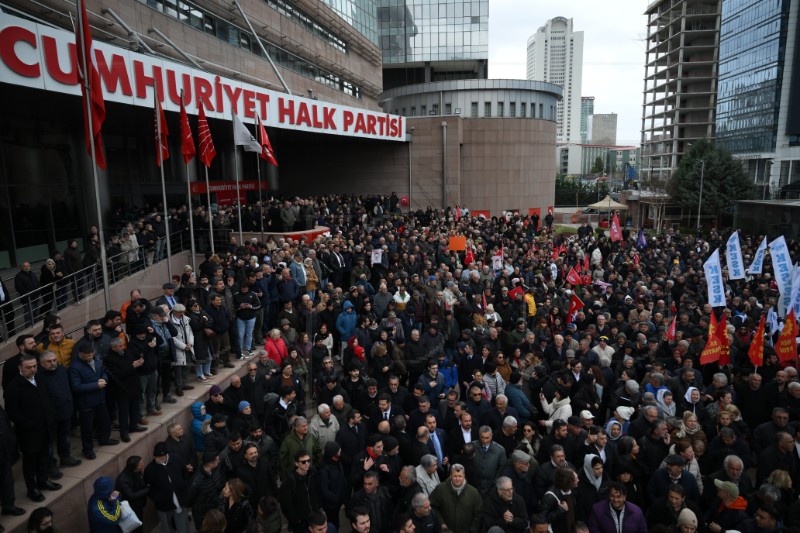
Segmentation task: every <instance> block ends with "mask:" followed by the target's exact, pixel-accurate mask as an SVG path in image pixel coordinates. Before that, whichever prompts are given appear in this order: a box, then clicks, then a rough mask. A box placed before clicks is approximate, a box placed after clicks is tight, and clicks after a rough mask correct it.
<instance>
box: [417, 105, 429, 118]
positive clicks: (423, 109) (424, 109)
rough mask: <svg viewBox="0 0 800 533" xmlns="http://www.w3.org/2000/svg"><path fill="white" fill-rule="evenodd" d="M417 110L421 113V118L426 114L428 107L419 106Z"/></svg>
mask: <svg viewBox="0 0 800 533" xmlns="http://www.w3.org/2000/svg"><path fill="white" fill-rule="evenodd" d="M419 110H420V112H422V115H423V116H425V115H427V114H428V106H426V105H422V106H420V108H419Z"/></svg>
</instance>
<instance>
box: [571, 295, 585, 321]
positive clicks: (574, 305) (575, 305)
mask: <svg viewBox="0 0 800 533" xmlns="http://www.w3.org/2000/svg"><path fill="white" fill-rule="evenodd" d="M582 308H583V301H582V300H581V299H580V298H578V296H577V295H576V294H573V295H572V298H570V299H569V311H567V324H570V323H571V322H572V321H573V320H574V319H575V314H576V313H577V312H578V311H580V310H581V309H582Z"/></svg>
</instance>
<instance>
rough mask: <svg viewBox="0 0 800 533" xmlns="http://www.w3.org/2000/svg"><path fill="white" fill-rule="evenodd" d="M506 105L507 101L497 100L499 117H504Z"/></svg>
mask: <svg viewBox="0 0 800 533" xmlns="http://www.w3.org/2000/svg"><path fill="white" fill-rule="evenodd" d="M505 105H506V103H505V102H497V116H498V117H502V116H503V111H504V108H505Z"/></svg>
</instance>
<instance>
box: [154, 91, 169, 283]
mask: <svg viewBox="0 0 800 533" xmlns="http://www.w3.org/2000/svg"><path fill="white" fill-rule="evenodd" d="M153 100H154V105H153V110H154V111H155V112H156V133H157V134H158V139H156V142H157V143H158V168H159V169H160V170H161V201H162V202H164V232H165V233H166V236H165V237H164V238H165V239H167V275H169V279H170V281H171V280H172V261H171V259H172V245H170V242H169V241H170V238H169V211H168V208H167V186H166V184H165V181H164V159H163V155H164V151H163V150H162V146H161V110H160V109H159V107H158V86H157V85H155V84H153Z"/></svg>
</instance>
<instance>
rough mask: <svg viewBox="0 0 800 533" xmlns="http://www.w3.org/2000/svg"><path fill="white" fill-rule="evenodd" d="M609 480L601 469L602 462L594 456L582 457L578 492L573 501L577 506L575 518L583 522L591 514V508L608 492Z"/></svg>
mask: <svg viewBox="0 0 800 533" xmlns="http://www.w3.org/2000/svg"><path fill="white" fill-rule="evenodd" d="M610 483H611V480H610V479H609V478H608V474H606V472H605V470H604V468H603V460H602V459H601V458H600V457H599V456H597V455H594V454H586V455H585V456H584V457H583V470H581V472H580V473H579V474H578V490H577V491H576V495H575V501H576V503H577V504H578V508H577V509H576V517H577V519H578V520H583V521H584V522H585V521H587V520H588V519H589V516H590V515H591V513H592V506H593V505H594V504H595V503H597V502H598V501H600V500H601V499H603V497H604V496H605V494H606V492H608V485H609V484H610Z"/></svg>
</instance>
